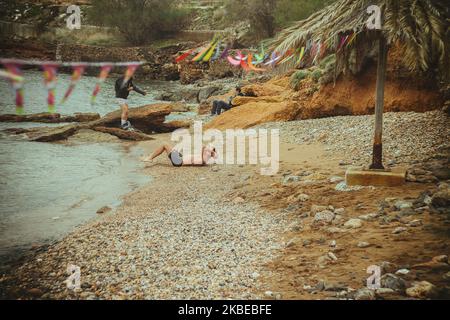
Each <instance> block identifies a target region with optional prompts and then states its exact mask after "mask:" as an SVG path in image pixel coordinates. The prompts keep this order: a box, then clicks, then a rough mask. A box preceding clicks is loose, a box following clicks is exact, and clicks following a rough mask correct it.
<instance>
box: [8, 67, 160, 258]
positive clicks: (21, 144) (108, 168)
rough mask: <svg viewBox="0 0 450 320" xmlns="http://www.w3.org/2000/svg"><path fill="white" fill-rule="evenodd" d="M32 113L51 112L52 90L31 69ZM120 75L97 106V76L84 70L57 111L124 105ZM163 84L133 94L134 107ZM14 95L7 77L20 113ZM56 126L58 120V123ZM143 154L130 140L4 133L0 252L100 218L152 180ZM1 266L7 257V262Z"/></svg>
mask: <svg viewBox="0 0 450 320" xmlns="http://www.w3.org/2000/svg"><path fill="white" fill-rule="evenodd" d="M25 79H26V82H25V90H24V92H25V112H26V113H38V112H46V110H47V106H46V96H47V93H46V90H45V88H44V86H43V83H42V74H41V73H40V72H37V71H26V72H25ZM114 80H115V79H114V78H110V79H108V80H107V81H106V82H105V83H104V84H103V86H102V91H101V92H100V95H99V96H98V99H97V103H96V105H95V106H91V104H90V95H91V92H92V90H93V89H94V86H95V81H96V79H95V77H83V78H82V80H81V82H80V83H79V84H78V86H77V87H76V89H75V91H74V93H73V95H72V96H71V97H70V99H69V100H68V101H67V103H66V104H65V105H64V106H57V107H56V112H59V113H61V114H73V113H75V112H97V113H100V114H101V115H104V114H106V113H109V112H112V111H114V110H117V109H118V106H117V105H116V103H115V98H114ZM69 82H70V75H64V74H63V75H60V76H59V79H58V86H57V90H56V93H57V101H60V99H61V97H62V96H63V94H64V91H65V89H66V88H67V86H68V85H69ZM163 86H164V84H163V83H158V84H152V83H149V84H146V83H144V84H143V85H142V87H143V88H144V89H145V90H147V91H148V92H149V95H148V96H145V97H144V96H141V95H139V94H136V93H132V94H131V96H130V106H131V107H133V106H139V105H145V104H150V103H153V102H155V101H154V100H153V98H152V92H153V91H155V90H158V89H161V88H162V87H163ZM14 112H15V108H14V94H13V91H12V90H11V87H10V85H9V84H8V82H6V81H3V80H1V81H0V113H3V114H4V113H14ZM31 126H49V125H47V124H25V123H13V124H11V123H0V131H1V130H3V129H7V128H17V127H31ZM50 126H52V125H50ZM142 153H143V150H141V149H140V148H139V147H138V146H136V145H130V144H129V143H94V144H86V143H83V144H75V145H72V144H70V145H67V144H51V143H39V142H29V141H27V140H25V139H23V138H21V137H20V136H11V135H8V134H3V133H2V134H0V259H1V261H2V262H5V261H6V260H5V259H6V258H5V257H8V258H9V257H11V255H12V254H13V255H16V253H18V252H21V250H26V249H29V248H30V247H32V246H33V245H41V244H46V243H50V242H52V241H54V240H57V239H60V238H61V237H63V236H65V235H67V234H68V233H69V232H70V231H72V230H73V229H74V228H75V227H76V226H79V225H81V224H83V223H84V222H86V221H89V220H91V219H94V218H95V217H97V216H98V215H97V214H96V211H97V210H98V209H99V208H101V207H103V206H110V207H114V206H117V205H118V204H119V203H120V200H121V197H122V196H124V195H125V194H127V193H129V192H131V191H132V190H134V189H135V188H137V187H139V186H141V185H143V184H144V183H146V182H147V181H149V179H150V178H149V177H147V176H144V175H143V174H141V173H140V168H141V167H142V164H141V163H139V161H138V158H139V156H140V155H141V154H142ZM0 265H1V262H0Z"/></svg>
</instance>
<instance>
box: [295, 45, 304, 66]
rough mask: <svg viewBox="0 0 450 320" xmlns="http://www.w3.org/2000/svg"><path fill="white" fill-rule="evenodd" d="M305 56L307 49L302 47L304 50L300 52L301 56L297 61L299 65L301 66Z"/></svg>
mask: <svg viewBox="0 0 450 320" xmlns="http://www.w3.org/2000/svg"><path fill="white" fill-rule="evenodd" d="M304 56H305V47H302V49H301V50H300V55H299V57H298V60H297V64H300V62H301V61H302V59H303V57H304Z"/></svg>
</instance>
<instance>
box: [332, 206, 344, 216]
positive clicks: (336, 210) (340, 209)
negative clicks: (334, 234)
mask: <svg viewBox="0 0 450 320" xmlns="http://www.w3.org/2000/svg"><path fill="white" fill-rule="evenodd" d="M334 213H335V214H338V215H343V214H344V213H345V209H344V208H339V209H335V210H334Z"/></svg>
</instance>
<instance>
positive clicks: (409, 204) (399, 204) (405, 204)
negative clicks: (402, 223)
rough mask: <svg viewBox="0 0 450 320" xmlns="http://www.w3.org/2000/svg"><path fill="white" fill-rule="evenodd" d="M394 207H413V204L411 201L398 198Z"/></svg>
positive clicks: (398, 208)
mask: <svg viewBox="0 0 450 320" xmlns="http://www.w3.org/2000/svg"><path fill="white" fill-rule="evenodd" d="M394 207H395V209H397V210H402V209H408V208H412V207H413V204H412V202H410V201H403V200H398V201H396V202H395V203H394Z"/></svg>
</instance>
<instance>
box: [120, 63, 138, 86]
mask: <svg viewBox="0 0 450 320" xmlns="http://www.w3.org/2000/svg"><path fill="white" fill-rule="evenodd" d="M137 68H139V65H138V64H130V65H129V66H127V69H126V70H125V76H124V77H123V81H122V85H121V88H123V87H125V85H126V84H127V83H128V81H130V79H131V78H132V77H133V75H134V73H135V72H136V70H137Z"/></svg>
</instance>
